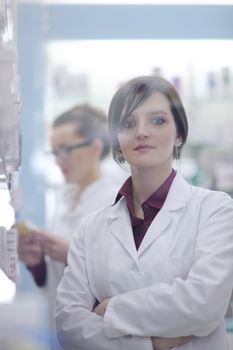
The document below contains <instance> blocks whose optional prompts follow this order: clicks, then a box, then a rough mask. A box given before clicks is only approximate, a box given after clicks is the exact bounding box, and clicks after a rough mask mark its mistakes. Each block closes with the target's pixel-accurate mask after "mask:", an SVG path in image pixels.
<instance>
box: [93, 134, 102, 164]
mask: <svg viewBox="0 0 233 350" xmlns="http://www.w3.org/2000/svg"><path fill="white" fill-rule="evenodd" d="M103 148H104V146H103V142H102V141H101V140H100V139H95V140H94V141H93V142H92V149H93V154H94V155H95V156H96V158H99V159H100V158H101V154H102V152H103Z"/></svg>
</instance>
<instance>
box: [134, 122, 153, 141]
mask: <svg viewBox="0 0 233 350" xmlns="http://www.w3.org/2000/svg"><path fill="white" fill-rule="evenodd" d="M149 136H150V132H149V129H148V126H147V125H146V122H145V121H144V120H140V121H139V122H138V125H137V139H138V140H144V139H147V138H148V137H149Z"/></svg>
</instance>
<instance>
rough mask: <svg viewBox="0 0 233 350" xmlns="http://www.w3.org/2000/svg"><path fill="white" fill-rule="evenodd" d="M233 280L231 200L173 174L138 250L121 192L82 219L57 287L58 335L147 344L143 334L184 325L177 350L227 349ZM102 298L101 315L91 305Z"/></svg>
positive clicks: (69, 346) (95, 349)
mask: <svg viewBox="0 0 233 350" xmlns="http://www.w3.org/2000/svg"><path fill="white" fill-rule="evenodd" d="M232 284H233V200H232V199H231V198H230V196H228V195H227V194H225V193H222V192H214V191H209V190H206V189H201V188H197V187H193V186H191V185H189V184H188V183H187V182H186V181H185V180H184V179H183V178H182V176H181V175H179V174H177V175H176V177H175V179H174V181H173V183H172V185H171V188H170V190H169V193H168V196H167V199H166V201H165V203H164V205H163V207H162V209H161V210H160V212H159V213H158V214H157V216H156V217H155V219H154V220H153V222H152V224H151V225H150V227H149V229H148V231H147V233H146V235H145V237H144V239H143V241H142V243H141V245H140V247H139V249H138V251H137V250H136V248H135V243H134V239H133V233H132V228H131V223H130V217H129V213H128V209H127V204H126V201H125V199H124V198H122V199H121V200H120V201H119V202H118V203H117V204H116V205H114V206H111V207H109V208H107V209H105V210H102V211H100V212H98V213H95V214H93V215H90V216H88V217H87V218H86V219H85V220H83V222H82V225H81V227H80V230H79V231H78V233H77V234H75V235H74V237H73V239H72V243H71V248H70V252H69V256H68V266H67V267H66V270H65V275H64V277H63V279H62V281H61V283H60V285H59V288H58V292H57V303H56V311H55V316H56V322H57V328H58V333H59V336H60V340H61V342H62V344H63V346H64V349H66V350H119V349H122V350H151V349H152V343H151V339H150V337H151V336H160V337H176V336H185V335H193V339H192V340H191V341H190V342H188V343H187V344H184V345H182V346H180V347H179V350H226V349H228V342H227V338H226V332H225V329H224V314H225V311H226V308H227V305H228V302H229V298H230V295H231V290H232ZM106 298H111V300H110V302H109V304H108V307H107V309H106V313H105V315H104V317H103V318H102V317H100V316H98V315H96V314H95V313H93V312H92V310H93V307H94V305H95V302H96V300H98V301H100V302H101V301H103V300H104V299H106ZM174 349H175V348H174ZM177 349H178V347H177Z"/></svg>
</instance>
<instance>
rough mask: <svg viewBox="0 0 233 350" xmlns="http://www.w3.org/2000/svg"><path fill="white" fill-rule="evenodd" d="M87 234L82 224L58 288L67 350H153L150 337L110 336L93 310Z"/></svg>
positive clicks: (58, 309) (58, 313) (57, 312)
mask: <svg viewBox="0 0 233 350" xmlns="http://www.w3.org/2000/svg"><path fill="white" fill-rule="evenodd" d="M84 235H85V234H84V230H83V228H82V225H81V227H80V230H79V232H78V234H77V235H74V237H73V239H72V241H71V246H70V250H69V254H68V266H67V267H66V269H65V273H64V276H63V278H62V280H61V282H60V285H59V287H58V290H57V300H56V306H55V320H56V325H57V333H58V338H59V341H60V343H61V345H62V346H63V348H64V349H65V350H90V349H95V350H109V349H111V350H119V349H122V350H152V349H153V347H152V342H151V339H150V338H149V337H138V336H128V335H127V336H122V337H118V338H117V339H107V337H106V335H105V333H104V321H103V317H100V316H98V315H96V314H95V313H93V312H92V310H93V306H94V304H95V298H94V295H93V294H92V293H91V290H90V287H89V284H88V278H87V273H86V268H85V253H84V252H85V240H84Z"/></svg>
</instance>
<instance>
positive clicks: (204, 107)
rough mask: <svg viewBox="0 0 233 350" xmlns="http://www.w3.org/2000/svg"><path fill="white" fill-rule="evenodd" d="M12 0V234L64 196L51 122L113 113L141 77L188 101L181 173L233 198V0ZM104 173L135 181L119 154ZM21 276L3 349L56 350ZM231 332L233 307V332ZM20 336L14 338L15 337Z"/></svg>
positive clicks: (8, 310) (0, 206)
mask: <svg viewBox="0 0 233 350" xmlns="http://www.w3.org/2000/svg"><path fill="white" fill-rule="evenodd" d="M1 1H2V3H3V0H1ZM6 3H7V6H8V7H9V8H11V5H12V3H13V4H14V7H13V16H12V19H11V18H10V17H9V16H8V21H9V24H10V23H11V21H12V23H13V22H14V23H13V24H14V26H15V31H14V45H15V48H16V59H15V62H16V66H17V72H18V77H19V82H18V86H19V90H20V95H21V99H22V104H23V107H22V111H21V112H20V113H21V118H20V124H19V125H20V126H19V129H20V133H21V138H22V144H21V165H20V166H19V164H18V166H17V167H16V168H17V170H19V180H17V185H15V188H16V190H15V192H14V200H15V201H16V202H17V201H18V202H19V204H18V205H17V204H16V205H15V210H13V208H12V206H11V205H10V204H9V201H10V193H9V189H8V188H6V186H5V185H4V184H2V185H1V189H0V226H3V227H6V228H10V227H11V225H12V223H13V222H14V220H15V216H16V217H17V219H19V218H20V219H29V220H31V221H32V222H33V223H35V224H36V225H39V226H41V227H46V224H47V222H48V221H49V219H50V218H51V216H52V214H53V210H54V198H55V196H54V193H55V189H56V187H57V186H59V184H61V183H62V181H63V179H62V176H61V174H60V172H59V170H58V168H57V167H56V165H55V164H54V162H53V159H52V158H51V157H49V156H48V155H46V150H48V148H49V145H48V132H49V125H50V124H51V122H52V120H53V119H54V118H55V117H56V116H57V115H58V114H59V113H61V112H63V111H64V110H66V109H68V108H69V107H72V106H73V105H75V104H76V103H79V102H90V103H91V104H96V105H99V106H101V107H102V108H103V109H105V110H106V111H107V110H108V106H109V102H110V99H111V97H112V95H113V94H114V92H115V91H116V89H117V88H118V87H119V86H120V85H121V84H122V83H123V82H125V81H126V80H128V79H129V78H131V77H134V76H137V75H147V74H154V75H160V76H163V77H165V78H167V79H168V80H170V81H171V82H172V83H173V84H174V85H175V86H176V88H177V90H178V91H179V93H180V95H181V98H182V100H183V102H184V105H185V108H186V112H187V115H188V119H189V124H190V133H189V138H188V142H187V145H186V147H185V149H184V153H183V157H182V160H181V161H179V162H178V163H177V164H175V166H176V167H177V168H179V169H180V170H181V171H182V172H183V174H184V176H185V177H186V178H187V179H188V180H189V181H190V182H192V183H193V184H196V185H200V186H203V187H207V188H210V189H217V190H223V191H225V192H228V193H229V194H230V195H233V60H232V57H233V1H195V2H191V1H160V2H159V1H152V0H151V1H115V2H114V1H83V2H82V1H75V0H74V1H69V0H66V1H65V0H64V1H55V0H54V1H52V0H51V1H45V0H44V1H36V0H34V1H26V0H25V1H23V0H21V1H15V2H13V1H8V2H6ZM0 4H1V3H0ZM0 8H1V7H0ZM8 35H9V33H8ZM103 166H104V169H105V171H106V172H109V173H110V174H112V176H114V177H115V179H116V181H118V182H119V184H120V183H121V181H122V179H123V178H124V176H127V173H122V171H121V170H119V171H118V170H117V169H118V168H117V166H116V165H115V164H114V163H113V161H112V160H111V157H109V159H107V161H105V164H104V165H103ZM3 182H4V181H2V183H3ZM11 200H12V199H11ZM17 269H19V270H20V272H19V273H18V275H19V277H18V278H17V283H16V285H15V284H14V283H12V282H11V281H10V280H9V279H8V278H7V277H6V276H5V274H4V273H2V277H0V278H1V285H0V293H1V290H7V292H6V293H5V294H7V295H9V293H13V294H12V295H15V297H14V299H13V297H12V298H11V297H10V299H11V300H12V302H11V303H9V301H8V302H4V304H3V303H2V305H0V329H1V331H0V344H1V350H3V349H7V350H9V349H10V350H14V349H17V350H20V349H24V350H27V349H41V350H43V349H44V350H47V349H48V343H49V334H47V321H46V316H45V314H46V305H45V302H44V296H43V293H41V292H39V291H38V290H37V289H36V288H35V287H34V285H33V283H32V278H31V276H30V274H29V272H28V271H27V270H26V269H25V268H23V266H19V267H17ZM8 285H9V287H8ZM12 291H13V292H12ZM2 294H3V297H2V298H3V299H4V293H2ZM232 325H233V322H232V310H231V306H230V307H229V310H228V313H227V316H226V328H227V330H228V332H229V335H230V332H231V331H232V329H233V326H232ZM12 330H14V332H15V333H14V334H15V337H14V339H13V338H12V337H11V339H9V337H8V334H9V333H11V334H12ZM232 349H233V347H232Z"/></svg>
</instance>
